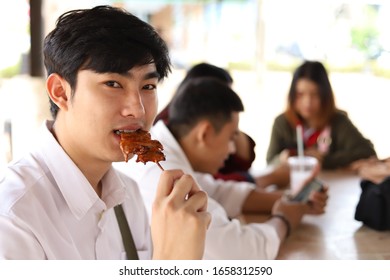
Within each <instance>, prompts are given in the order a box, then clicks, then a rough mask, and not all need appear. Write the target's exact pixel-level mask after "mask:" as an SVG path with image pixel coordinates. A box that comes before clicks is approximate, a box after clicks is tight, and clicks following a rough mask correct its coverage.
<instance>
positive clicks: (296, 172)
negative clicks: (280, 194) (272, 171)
mask: <svg viewBox="0 0 390 280" xmlns="http://www.w3.org/2000/svg"><path fill="white" fill-rule="evenodd" d="M287 161H288V165H289V166H290V191H291V195H296V194H297V193H298V192H299V190H300V189H301V188H302V186H303V183H304V181H305V180H306V179H307V178H309V177H310V176H311V175H312V173H313V169H314V168H315V166H316V165H317V163H318V161H317V159H316V158H315V157H309V156H303V157H298V156H294V157H289V158H288V159H287Z"/></svg>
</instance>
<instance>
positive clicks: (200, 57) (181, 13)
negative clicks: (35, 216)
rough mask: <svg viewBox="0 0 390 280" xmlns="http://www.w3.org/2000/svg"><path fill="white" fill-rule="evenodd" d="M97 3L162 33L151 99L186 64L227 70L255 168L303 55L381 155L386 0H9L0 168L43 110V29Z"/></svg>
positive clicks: (389, 137)
mask: <svg viewBox="0 0 390 280" xmlns="http://www.w3.org/2000/svg"><path fill="white" fill-rule="evenodd" d="M102 4H109V5H115V6H118V7H123V8H125V9H127V10H129V11H130V12H132V13H134V14H135V15H137V16H138V17H140V18H141V19H143V20H145V21H147V22H149V23H150V24H151V25H153V26H154V27H155V28H156V29H157V30H158V31H159V33H160V34H161V36H162V37H163V38H164V39H165V40H166V42H167V44H168V46H169V49H170V54H171V59H172V62H173V71H172V74H171V75H170V76H169V78H168V79H166V80H165V81H163V83H162V84H161V85H160V88H159V101H160V103H159V108H163V107H164V106H165V105H166V103H167V102H168V101H169V100H170V98H171V96H172V94H173V93H174V91H175V89H176V86H177V85H178V83H179V82H180V81H181V79H182V78H183V76H184V73H185V71H186V70H187V69H188V68H189V67H191V66H192V65H193V64H196V63H199V62H209V63H212V64H215V65H217V66H220V67H223V68H226V69H227V70H229V71H230V73H231V74H232V76H233V78H234V84H233V88H234V89H235V91H236V92H237V93H238V94H239V95H240V96H241V98H242V100H243V102H244V106H245V112H244V113H242V114H241V123H240V128H241V130H243V131H245V132H246V133H248V134H249V135H250V136H252V138H254V139H255V141H256V160H255V163H254V169H261V168H263V167H265V153H266V149H267V147H268V142H269V137H270V129H271V126H272V122H273V120H274V118H275V116H276V115H278V114H279V113H281V112H282V111H283V110H284V108H285V104H286V96H287V90H288V88H289V85H290V82H291V74H292V71H293V70H294V68H295V67H296V66H298V65H299V64H300V63H302V61H303V60H305V59H309V60H320V61H321V62H323V63H324V64H325V65H326V67H327V69H328V71H329V73H330V79H331V82H332V86H333V89H334V92H335V96H336V103H337V105H338V107H339V108H341V109H343V110H346V111H347V112H348V113H349V116H350V118H351V120H352V121H353V122H354V123H355V125H356V126H357V127H358V128H359V129H360V130H361V132H362V133H363V134H364V135H365V136H366V137H367V138H369V139H371V140H372V142H373V143H374V145H375V148H376V150H377V152H378V155H379V157H381V158H383V157H389V156H390V145H388V144H387V143H388V142H389V141H390V133H389V130H388V129H387V127H386V123H387V120H388V119H389V113H385V112H386V111H387V108H388V105H389V104H390V102H389V101H390V91H389V90H390V29H389V28H387V27H388V26H390V2H389V1H384V0H383V1H369V0H367V1H365V0H354V1H352V0H351V1H341V0H295V1H289V0H198V1H197V0H181V1H180V0H127V1H126V0H122V1H120V0H116V1H115V0H112V1H101V0H67V1H61V0H30V1H26V0H13V1H7V3H3V7H2V9H1V10H0V36H1V42H2V43H1V46H0V168H1V167H3V166H4V165H6V164H7V163H8V162H9V161H10V160H12V159H14V158H17V157H19V156H20V155H22V154H23V153H24V152H25V151H26V150H28V148H29V147H30V145H32V143H33V142H34V141H33V139H34V133H35V132H36V130H37V128H38V127H39V126H40V125H41V123H42V121H43V120H44V119H46V118H50V114H49V105H48V104H49V103H48V98H47V95H46V93H45V86H44V83H45V71H44V68H43V63H42V56H41V51H42V40H43V38H44V37H45V35H46V34H47V33H48V32H49V31H50V30H51V29H52V28H53V27H54V25H55V21H56V19H57V17H58V16H59V15H60V14H62V13H63V12H65V11H67V10H69V9H76V8H90V7H92V6H95V5H102ZM386 116H387V117H386ZM383 125H384V127H382V126H383Z"/></svg>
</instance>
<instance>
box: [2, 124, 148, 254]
mask: <svg viewBox="0 0 390 280" xmlns="http://www.w3.org/2000/svg"><path fill="white" fill-rule="evenodd" d="M51 126H52V122H49V121H48V122H47V123H46V126H45V127H44V128H42V133H41V138H40V141H39V143H40V144H39V145H38V147H37V148H36V149H35V150H34V151H32V152H31V153H30V154H28V155H27V156H26V157H24V158H22V159H20V160H18V161H16V162H14V163H12V164H10V165H9V167H8V168H7V170H5V176H4V177H3V178H0V259H74V260H77V259H126V253H125V250H124V246H123V242H122V236H121V234H120V231H119V227H118V223H117V220H116V216H115V213H114V210H113V207H114V206H116V205H118V204H121V203H123V208H124V212H125V215H126V217H127V220H128V223H129V226H130V229H131V232H132V235H133V239H134V242H135V245H136V248H137V250H138V255H139V258H140V259H150V258H151V251H152V245H151V238H150V227H149V220H148V217H147V213H146V211H145V207H144V205H143V203H142V198H141V194H140V192H139V189H138V186H137V184H136V183H135V182H134V181H133V180H132V179H131V178H129V177H127V176H125V175H124V174H121V172H118V171H117V170H115V169H114V168H111V169H110V170H109V171H108V172H107V173H106V174H105V175H104V177H103V179H102V186H103V188H102V189H103V192H102V198H101V199H100V198H99V197H98V195H97V194H96V192H95V191H94V190H93V188H92V186H91V185H90V183H89V182H88V181H87V179H86V178H85V176H84V175H83V174H82V173H81V171H80V170H79V169H78V168H77V166H76V165H75V164H74V162H73V161H72V160H71V159H70V158H69V157H68V155H67V154H66V153H65V151H64V150H63V149H62V148H61V146H60V145H59V144H58V142H57V141H56V140H55V138H54V137H53V135H52V134H51V133H50V131H49V129H50V127H51Z"/></svg>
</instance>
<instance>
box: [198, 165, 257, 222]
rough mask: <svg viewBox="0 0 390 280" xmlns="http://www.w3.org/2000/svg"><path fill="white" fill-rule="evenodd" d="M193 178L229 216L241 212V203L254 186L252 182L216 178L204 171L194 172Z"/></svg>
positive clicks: (235, 215)
mask: <svg viewBox="0 0 390 280" xmlns="http://www.w3.org/2000/svg"><path fill="white" fill-rule="evenodd" d="M195 178H196V180H197V182H198V183H199V185H200V186H202V189H203V190H205V191H206V192H207V194H208V195H209V197H211V198H213V199H214V200H216V201H217V202H218V203H220V204H221V205H222V206H223V208H224V209H225V210H226V213H227V215H228V216H229V217H231V218H232V217H237V216H238V215H239V214H241V210H242V205H243V204H244V202H245V200H246V198H247V197H248V195H249V193H250V192H251V191H253V189H254V188H255V185H254V184H252V183H248V182H237V181H225V180H221V179H219V180H217V179H214V177H213V176H211V175H210V174H206V173H199V172H195Z"/></svg>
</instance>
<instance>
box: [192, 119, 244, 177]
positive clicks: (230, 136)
mask: <svg viewBox="0 0 390 280" xmlns="http://www.w3.org/2000/svg"><path fill="white" fill-rule="evenodd" d="M238 123H239V114H238V113H237V112H233V113H232V120H231V121H230V122H228V123H226V124H225V125H224V126H223V127H222V129H221V130H220V131H219V132H216V131H215V130H213V131H212V133H211V135H210V136H209V137H208V141H206V145H205V150H204V151H203V152H200V155H199V156H200V157H201V160H200V161H199V162H198V164H197V166H193V167H194V170H195V171H198V172H204V173H210V174H216V173H217V172H218V170H219V169H221V168H222V167H223V166H224V164H225V161H226V159H227V158H228V157H229V155H230V154H232V153H234V152H235V151H236V146H235V144H234V139H235V137H237V133H238Z"/></svg>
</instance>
